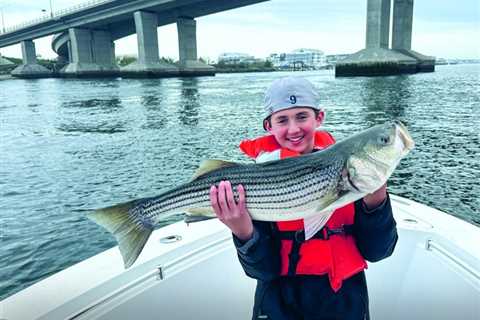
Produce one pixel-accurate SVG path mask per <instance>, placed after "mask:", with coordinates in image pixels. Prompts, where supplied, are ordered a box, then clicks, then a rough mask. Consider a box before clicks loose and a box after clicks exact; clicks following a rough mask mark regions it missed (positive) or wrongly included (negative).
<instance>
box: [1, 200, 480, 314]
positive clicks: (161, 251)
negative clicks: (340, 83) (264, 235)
mask: <svg viewBox="0 0 480 320" xmlns="http://www.w3.org/2000/svg"><path fill="white" fill-rule="evenodd" d="M391 199H392V206H393V211H394V216H395V219H396V221H397V224H398V231H399V242H398V244H397V247H396V249H395V252H394V254H393V255H392V256H391V257H390V258H388V259H385V260H383V261H380V262H378V263H371V264H369V268H368V270H367V271H366V274H367V278H368V285H369V295H370V310H371V317H372V319H389V320H397V319H398V320H400V319H401V320H404V319H414V320H415V319H419V320H420V319H422V320H423V319H435V320H451V319H461V320H474V319H475V320H477V319H478V315H479V314H480V250H479V244H480V228H478V227H476V226H474V225H472V224H469V223H468V222H465V221H463V220H460V219H458V218H455V217H453V216H451V215H448V214H445V213H443V212H440V211H438V210H436V209H433V208H430V207H427V206H425V205H421V204H419V203H417V202H414V201H411V200H407V199H405V198H402V197H398V196H394V195H392V196H391ZM254 287H255V281H254V280H252V279H250V278H248V277H247V276H246V275H245V274H244V272H243V270H242V269H241V267H240V264H239V262H238V261H237V256H236V252H235V248H234V247H233V243H232V240H231V234H230V232H229V230H228V229H227V228H226V227H225V226H224V225H223V224H221V223H220V222H219V221H217V220H210V221H205V222H199V223H195V224H191V225H186V224H185V223H183V222H178V223H174V224H172V225H169V226H166V227H163V228H160V229H158V230H156V231H155V232H154V233H153V234H152V236H151V237H150V240H149V242H148V243H147V245H146V247H145V249H144V250H143V252H142V254H141V255H140V257H139V258H138V260H137V261H136V262H135V264H134V265H133V266H132V267H131V268H129V269H127V270H124V268H123V261H122V258H121V256H120V253H119V251H118V248H117V247H115V248H112V249H109V250H107V251H105V252H103V253H100V254H98V255H96V256H94V257H92V258H90V259H87V260H85V261H82V262H80V263H78V264H76V265H74V266H72V267H70V268H67V269H65V270H63V271H61V272H59V273H57V274H54V275H52V276H50V277H49V278H46V279H44V280H43V281H40V282H38V283H36V284H34V285H33V286H31V287H29V288H27V289H25V290H23V291H20V292H18V293H16V294H14V295H12V296H10V297H8V298H7V299H5V300H3V301H2V302H1V305H0V318H1V319H7V320H16V319H21V320H28V319H45V320H46V319H48V320H56V319H76V320H82V319H115V320H123V319H142V320H144V319H182V320H183V319H185V320H187V319H188V320H191V319H209V320H220V319H222V320H225V319H232V320H238V319H250V318H251V308H252V303H253V294H254ZM2 312H3V313H2Z"/></svg>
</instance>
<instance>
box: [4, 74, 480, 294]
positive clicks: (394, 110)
mask: <svg viewBox="0 0 480 320" xmlns="http://www.w3.org/2000/svg"><path fill="white" fill-rule="evenodd" d="M286 75H296V76H302V77H305V78H307V79H309V80H310V81H312V82H313V83H314V84H315V85H316V86H317V87H318V91H319V95H320V101H321V105H322V106H323V107H324V108H325V110H326V113H327V116H326V121H325V122H324V124H323V128H324V129H326V130H328V131H330V132H331V133H332V134H333V135H334V136H335V137H336V139H337V140H340V139H342V138H345V137H347V136H349V135H351V134H354V133H356V132H359V131H361V130H363V129H366V128H368V127H370V126H373V125H375V124H379V123H383V122H385V121H387V120H390V119H398V120H401V121H403V122H404V123H405V124H406V125H407V127H408V129H409V130H410V132H411V135H412V136H413V138H414V140H415V142H416V148H415V149H414V151H413V152H412V153H410V155H409V156H408V157H407V158H405V159H404V160H402V162H401V164H400V166H399V167H398V168H397V170H396V171H395V172H394V174H393V176H392V177H391V179H390V180H389V184H388V185H389V191H390V192H391V193H394V194H397V195H400V196H404V197H407V198H410V199H413V200H416V201H419V202H421V203H424V204H426V205H429V206H432V207H434V208H437V209H440V210H442V211H444V212H447V213H449V214H451V215H454V216H456V217H459V218H461V219H464V220H466V221H468V222H470V223H473V224H476V225H480V198H479V196H480V183H479V182H480V65H453V66H452V65H449V66H437V70H436V71H435V72H434V73H422V74H415V75H404V76H391V77H375V78H364V77H359V78H335V77H334V75H333V72H332V71H326V70H324V71H309V72H290V73H287V72H273V73H244V74H218V75H217V76H215V77H202V78H170V79H120V78H118V79H88V80H87V79H41V80H17V79H15V80H13V79H12V80H2V81H0V240H1V245H0V300H1V299H4V298H6V297H7V296H9V295H11V294H13V293H15V292H17V291H19V290H21V289H23V288H25V287H27V286H29V285H32V284H33V283H35V282H37V281H39V280H41V279H43V278H45V277H47V276H49V275H51V274H53V273H55V272H58V271H60V270H62V269H64V268H66V267H68V266H70V265H72V264H75V263H77V262H79V261H82V260H84V259H86V258H88V257H90V256H93V255H95V254H97V253H100V252H101V251H103V250H106V249H108V248H111V247H113V246H115V245H116V242H115V240H114V238H113V237H112V236H111V235H110V234H109V233H107V232H106V231H105V230H104V229H102V228H101V227H99V226H97V225H96V224H94V223H93V222H91V221H90V220H88V219H87V218H86V213H88V212H90V211H92V210H94V209H97V208H101V207H105V206H109V205H113V204H117V203H120V202H125V201H128V200H132V199H135V198H140V197H147V196H154V195H157V194H159V193H160V192H162V191H163V190H165V189H169V188H171V187H173V186H174V185H177V184H180V183H182V182H185V181H187V180H188V179H190V177H191V175H192V174H193V172H194V171H195V169H196V167H197V165H198V164H199V162H200V161H201V160H203V159H207V158H222V159H229V160H234V161H248V160H247V159H246V158H245V157H244V156H242V155H241V154H240V152H239V150H238V147H237V146H238V143H239V141H240V140H241V139H244V138H254V137H257V136H259V135H262V134H265V132H264V131H263V129H262V125H261V122H262V119H263V115H264V113H263V93H264V91H265V89H266V87H267V86H268V85H269V84H270V83H271V82H272V81H273V80H274V79H276V78H278V77H281V76H286ZM181 219H182V216H181V214H179V215H177V216H175V217H173V218H171V219H168V220H166V221H164V222H163V225H166V224H169V223H173V222H175V221H178V220H181Z"/></svg>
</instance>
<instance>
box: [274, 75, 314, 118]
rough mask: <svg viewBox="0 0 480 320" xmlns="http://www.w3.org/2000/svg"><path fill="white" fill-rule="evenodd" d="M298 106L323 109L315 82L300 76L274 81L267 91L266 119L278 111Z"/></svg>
mask: <svg viewBox="0 0 480 320" xmlns="http://www.w3.org/2000/svg"><path fill="white" fill-rule="evenodd" d="M296 107H297V108H298V107H308V108H312V109H316V110H320V111H322V108H321V107H319V106H318V94H317V92H316V89H315V87H314V86H313V84H312V83H311V82H310V81H308V80H307V79H304V78H300V77H284V78H280V79H277V80H275V81H273V82H272V84H271V85H270V87H269V88H268V89H267V91H266V92H265V112H266V115H265V119H266V118H268V117H269V116H270V115H272V114H273V113H275V112H277V111H280V110H285V109H290V108H296Z"/></svg>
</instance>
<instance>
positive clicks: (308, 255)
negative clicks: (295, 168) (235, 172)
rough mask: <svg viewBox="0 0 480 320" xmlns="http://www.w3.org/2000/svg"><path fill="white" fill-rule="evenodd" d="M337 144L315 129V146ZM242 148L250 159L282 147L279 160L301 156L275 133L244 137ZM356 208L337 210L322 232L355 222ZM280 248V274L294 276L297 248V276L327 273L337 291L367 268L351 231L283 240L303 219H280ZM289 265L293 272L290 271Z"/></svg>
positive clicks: (298, 228)
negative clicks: (283, 142)
mask: <svg viewBox="0 0 480 320" xmlns="http://www.w3.org/2000/svg"><path fill="white" fill-rule="evenodd" d="M334 143H335V139H334V138H333V137H332V136H331V135H330V134H329V133H328V132H326V131H316V133H315V142H314V145H315V147H316V148H321V149H323V148H326V147H328V146H329V145H331V144H334ZM240 150H242V151H243V152H244V153H245V154H246V155H248V156H249V157H251V158H255V159H256V158H257V157H259V156H260V155H262V154H264V153H271V152H276V151H278V150H280V154H279V157H280V159H283V158H287V157H294V156H298V155H299V153H297V152H294V151H292V150H289V149H286V148H281V146H280V145H279V144H278V142H277V141H276V139H275V137H274V136H273V135H267V136H263V137H259V138H256V139H253V140H243V141H242V142H241V143H240ZM354 218H355V207H354V204H353V203H350V204H348V205H346V206H344V207H342V208H339V209H337V210H335V212H334V213H333V214H332V216H331V217H330V219H329V220H328V222H327V223H326V228H325V227H324V228H323V230H320V231H319V232H323V233H325V230H328V229H331V230H339V229H341V228H343V227H344V226H351V225H353V223H354ZM276 228H277V229H278V232H279V236H280V239H281V240H280V241H281V247H280V257H281V271H280V274H281V275H284V276H286V275H292V270H291V269H292V265H291V263H290V258H291V255H293V251H292V249H293V248H294V247H295V246H296V248H294V251H296V250H298V254H299V257H298V261H297V262H296V263H295V264H296V266H294V267H293V269H294V270H293V274H298V275H323V274H328V278H329V280H330V285H331V287H332V289H333V290H334V291H335V292H336V291H338V290H339V289H340V288H341V286H342V282H343V280H344V279H347V278H349V277H351V276H353V275H354V274H356V273H358V272H360V271H362V270H364V269H366V268H367V263H366V261H365V259H364V258H363V257H362V255H361V254H360V252H359V251H358V248H357V245H356V244H355V239H354V238H353V236H352V235H351V234H348V233H342V234H335V235H331V236H329V237H323V239H318V238H315V237H314V238H312V239H309V240H307V241H303V242H301V243H300V245H299V247H298V244H296V243H295V242H296V241H295V240H292V239H288V237H287V238H286V239H283V238H284V237H282V233H292V231H301V230H303V229H304V224H303V219H300V220H293V221H283V222H277V223H276ZM289 267H290V272H289Z"/></svg>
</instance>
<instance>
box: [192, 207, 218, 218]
mask: <svg viewBox="0 0 480 320" xmlns="http://www.w3.org/2000/svg"><path fill="white" fill-rule="evenodd" d="M185 212H186V213H187V215H188V216H206V217H212V218H215V212H214V211H213V208H188V209H185Z"/></svg>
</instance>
